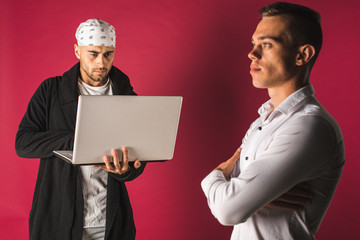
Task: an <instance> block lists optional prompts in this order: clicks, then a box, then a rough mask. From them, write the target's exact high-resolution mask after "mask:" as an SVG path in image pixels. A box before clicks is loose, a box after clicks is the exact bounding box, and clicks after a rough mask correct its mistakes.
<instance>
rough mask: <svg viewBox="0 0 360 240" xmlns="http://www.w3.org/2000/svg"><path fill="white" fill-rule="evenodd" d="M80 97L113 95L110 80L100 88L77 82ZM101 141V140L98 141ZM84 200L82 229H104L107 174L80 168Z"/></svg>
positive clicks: (87, 167) (90, 167)
mask: <svg viewBox="0 0 360 240" xmlns="http://www.w3.org/2000/svg"><path fill="white" fill-rule="evenodd" d="M78 86H79V92H80V94H82V95H113V92H112V86H111V81H110V79H109V80H108V81H107V83H106V84H105V85H103V86H100V87H93V86H90V85H88V84H86V83H85V82H83V81H81V80H79V82H78ZM99 141H101V139H99ZM79 169H80V174H81V185H82V190H83V198H84V228H94V227H105V223H106V193H107V180H108V172H107V171H105V170H103V169H100V168H97V167H94V166H80V168H79Z"/></svg>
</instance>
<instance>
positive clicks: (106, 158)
mask: <svg viewBox="0 0 360 240" xmlns="http://www.w3.org/2000/svg"><path fill="white" fill-rule="evenodd" d="M103 160H104V163H105V166H106V168H107V169H109V170H111V169H112V166H111V163H110V160H109V157H108V156H104V157H103Z"/></svg>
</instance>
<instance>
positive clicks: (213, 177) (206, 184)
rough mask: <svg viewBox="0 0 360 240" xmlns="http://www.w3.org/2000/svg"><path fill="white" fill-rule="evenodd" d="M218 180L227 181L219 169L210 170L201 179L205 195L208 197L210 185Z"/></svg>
mask: <svg viewBox="0 0 360 240" xmlns="http://www.w3.org/2000/svg"><path fill="white" fill-rule="evenodd" d="M219 181H221V182H226V181H227V180H226V178H225V176H224V174H223V172H222V171H221V170H214V171H212V172H211V173H209V174H208V175H207V176H206V177H205V178H204V179H203V180H202V181H201V188H202V190H203V191H204V193H205V196H206V197H208V194H209V191H210V188H211V186H212V185H213V184H214V183H215V182H219Z"/></svg>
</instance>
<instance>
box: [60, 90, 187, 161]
mask: <svg viewBox="0 0 360 240" xmlns="http://www.w3.org/2000/svg"><path fill="white" fill-rule="evenodd" d="M182 100H183V98H182V97H177V96H176V97H175V96H128V95H126V96H119V95H115V96H104V95H101V96H89V95H80V96H79V101H78V108H77V116H76V126H75V137H74V146H73V151H54V153H55V154H56V155H57V156H59V157H60V158H62V159H63V160H66V161H68V162H70V163H72V164H74V165H92V164H103V163H104V162H103V156H104V155H108V156H111V149H118V150H119V151H121V148H122V146H126V147H127V148H128V154H129V161H135V160H136V159H139V160H140V161H146V162H152V161H153V162H154V161H166V160H170V159H172V158H173V155H174V149H175V141H176V136H177V131H178V125H179V119H180V111H181V106H182ZM121 155H122V154H119V157H120V156H121Z"/></svg>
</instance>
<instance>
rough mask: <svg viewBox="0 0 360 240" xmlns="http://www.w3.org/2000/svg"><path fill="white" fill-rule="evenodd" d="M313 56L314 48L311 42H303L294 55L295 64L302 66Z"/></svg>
mask: <svg viewBox="0 0 360 240" xmlns="http://www.w3.org/2000/svg"><path fill="white" fill-rule="evenodd" d="M314 56H315V48H314V46H313V45H311V44H305V45H302V46H300V47H299V49H298V54H297V56H296V65H297V66H303V65H305V64H306V63H308V62H309V61H310V60H311V59H312V58H313V57H314Z"/></svg>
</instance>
